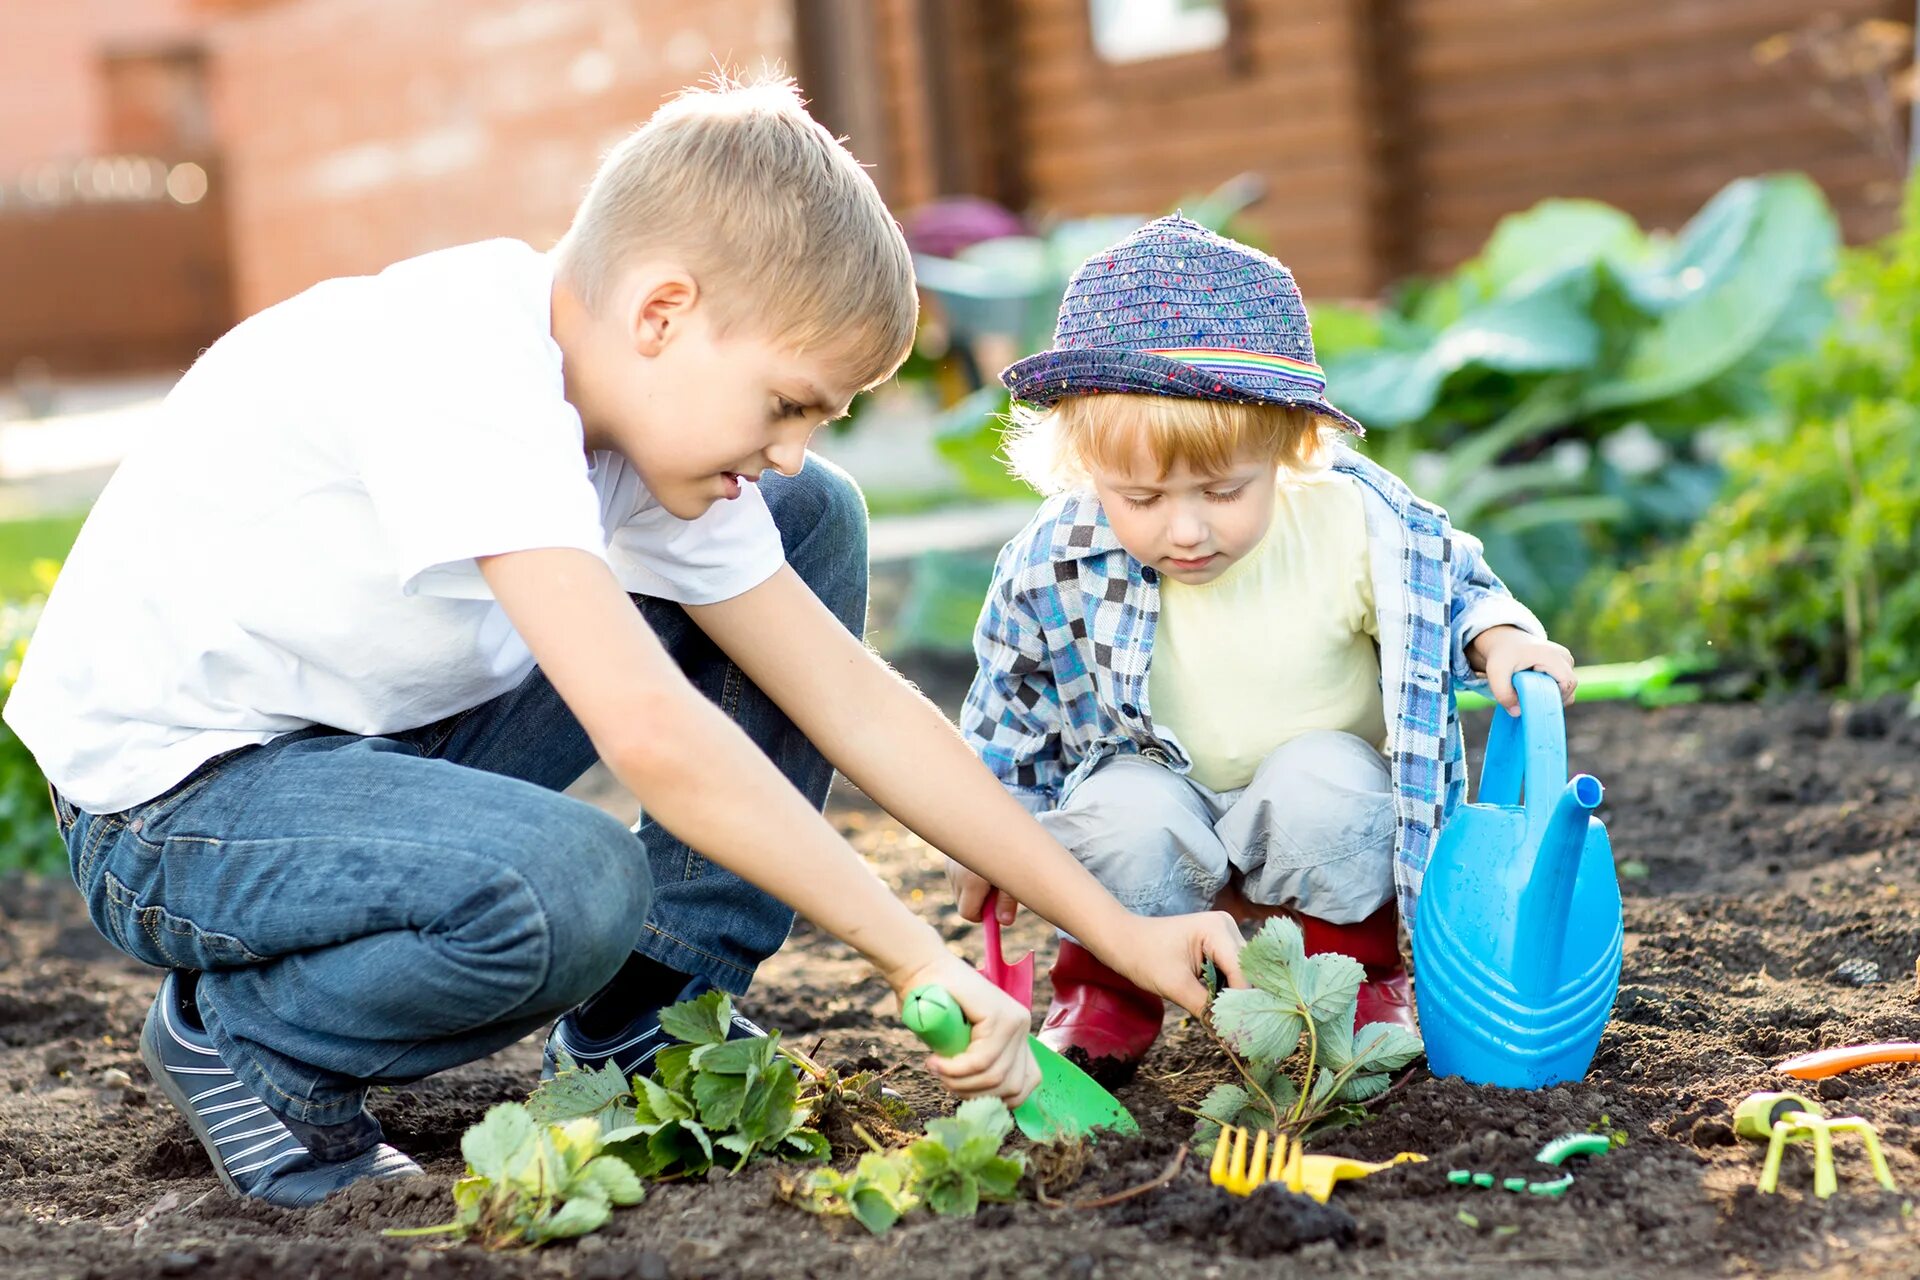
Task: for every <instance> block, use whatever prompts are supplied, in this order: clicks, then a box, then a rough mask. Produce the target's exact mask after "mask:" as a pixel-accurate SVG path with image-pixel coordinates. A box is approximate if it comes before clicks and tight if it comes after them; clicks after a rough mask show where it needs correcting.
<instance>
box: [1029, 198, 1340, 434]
mask: <svg viewBox="0 0 1920 1280" xmlns="http://www.w3.org/2000/svg"><path fill="white" fill-rule="evenodd" d="M1000 381H1002V382H1004V383H1005V384H1006V385H1007V389H1008V390H1009V391H1011V392H1013V398H1014V399H1015V400H1020V401H1024V402H1025V403H1027V404H1034V405H1042V406H1044V405H1050V404H1052V403H1054V402H1055V401H1057V400H1059V399H1060V398H1061V397H1062V396H1072V395H1091V394H1097V393H1100V392H1121V393H1130V394H1135V395H1163V396H1184V397H1189V398H1192V399H1196V400H1225V401H1230V402H1233V403H1236V404H1285V405H1297V406H1299V407H1300V408H1302V409H1311V410H1312V411H1313V412H1315V413H1317V414H1320V415H1322V416H1323V417H1327V418H1331V419H1332V420H1333V421H1335V422H1337V423H1339V424H1340V425H1341V426H1342V427H1345V428H1346V429H1347V430H1348V431H1351V432H1352V433H1353V434H1354V435H1356V436H1358V435H1365V434H1366V432H1365V431H1364V430H1363V429H1362V427H1361V426H1360V424H1359V423H1358V422H1355V421H1354V420H1353V419H1352V418H1349V417H1348V416H1347V415H1346V414H1344V413H1342V412H1340V411H1339V410H1338V409H1336V408H1334V407H1333V406H1332V405H1331V404H1328V403H1327V398H1326V390H1327V379H1326V375H1325V374H1323V373H1321V371H1320V366H1319V364H1318V363H1317V362H1316V361H1315V360H1314V358H1313V331H1312V330H1311V328H1309V326H1308V324H1307V307H1306V303H1305V302H1303V301H1302V300H1301V298H1300V288H1299V286H1298V285H1296V284H1294V282H1293V273H1292V272H1290V271H1288V270H1287V269H1286V268H1285V267H1284V266H1282V265H1281V264H1280V263H1279V262H1277V261H1275V260H1274V259H1273V258H1271V257H1269V256H1268V255H1266V254H1264V253H1261V252H1259V251H1258V250H1255V249H1249V248H1248V247H1247V246H1246V245H1243V244H1241V243H1239V242H1238V241H1235V240H1229V239H1227V238H1226V237H1224V236H1220V235H1216V234H1214V233H1213V232H1211V231H1209V230H1207V229H1206V228H1205V227H1203V226H1201V225H1200V224H1199V223H1197V222H1191V221H1189V220H1187V219H1186V218H1183V217H1181V216H1180V215H1178V214H1173V215H1171V216H1169V217H1165V218H1160V219H1158V220H1156V221H1153V222H1149V223H1148V224H1147V225H1146V226H1144V227H1141V228H1140V229H1139V230H1138V231H1136V232H1134V233H1133V234H1132V235H1130V236H1128V237H1127V238H1126V239H1125V240H1122V241H1121V242H1120V243H1119V244H1117V245H1114V246H1113V247H1112V248H1111V249H1107V250H1105V251H1103V252H1101V253H1096V254H1094V255H1093V257H1091V258H1089V259H1087V260H1086V261H1085V262H1083V263H1081V264H1080V269H1079V270H1078V271H1075V272H1074V273H1073V279H1072V280H1070V281H1069V282H1068V283H1067V296H1066V297H1065V298H1064V299H1063V300H1062V301H1061V303H1060V319H1059V322H1058V323H1057V324H1056V325H1055V326H1054V331H1053V349H1052V350H1050V351H1042V352H1040V353H1039V354H1038V355H1032V356H1028V357H1027V358H1026V359H1024V360H1020V361H1017V362H1015V363H1014V364H1011V365H1009V366H1007V368H1006V369H1004V370H1002V371H1001V374H1000Z"/></svg>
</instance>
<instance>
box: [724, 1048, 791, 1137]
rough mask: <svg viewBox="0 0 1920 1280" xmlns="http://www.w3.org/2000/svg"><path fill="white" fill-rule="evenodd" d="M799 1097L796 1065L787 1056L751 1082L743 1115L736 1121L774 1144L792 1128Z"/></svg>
mask: <svg viewBox="0 0 1920 1280" xmlns="http://www.w3.org/2000/svg"><path fill="white" fill-rule="evenodd" d="M799 1096H800V1082H799V1080H798V1079H796V1078H795V1076H794V1073H793V1068H792V1067H790V1066H789V1065H788V1064H787V1062H786V1060H785V1059H784V1058H783V1059H777V1060H775V1061H774V1062H772V1063H770V1064H768V1066H767V1067H766V1069H765V1070H763V1071H761V1072H760V1074H759V1075H758V1076H756V1077H754V1078H753V1079H752V1080H751V1081H750V1083H749V1086H748V1090H747V1097H746V1102H745V1104H744V1105H743V1106H742V1107H741V1109H740V1118H739V1119H738V1120H736V1121H735V1122H734V1123H735V1124H736V1125H737V1126H738V1127H739V1129H740V1132H742V1133H744V1134H747V1135H748V1136H749V1137H751V1138H753V1139H754V1140H755V1141H757V1142H761V1143H764V1144H767V1145H772V1144H773V1143H775V1142H778V1141H779V1140H780V1139H781V1138H784V1137H785V1136H786V1135H787V1131H788V1130H790V1129H791V1128H793V1125H794V1119H793V1116H794V1104H795V1102H796V1101H797V1100H798V1098H799Z"/></svg>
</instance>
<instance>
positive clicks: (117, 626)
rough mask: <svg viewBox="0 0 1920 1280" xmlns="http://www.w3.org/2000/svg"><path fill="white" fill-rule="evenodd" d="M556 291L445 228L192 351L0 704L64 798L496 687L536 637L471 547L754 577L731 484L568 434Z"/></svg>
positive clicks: (703, 590)
mask: <svg viewBox="0 0 1920 1280" xmlns="http://www.w3.org/2000/svg"><path fill="white" fill-rule="evenodd" d="M552 285H553V268H552V263H551V261H550V260H549V259H548V257H547V256H546V255H544V254H542V253H539V252H538V251H536V250H534V249H533V248H531V247H529V246H528V245H525V244H522V243H520V242H519V241H516V240H489V241H486V242H483V243H480V244H471V245H463V246H461V247H459V248H453V249H445V250H442V251H440V252H437V253H430V254H426V255H425V256H423V257H418V258H413V259H410V260H408V261H406V262H401V263H398V264H396V265H394V266H392V267H389V268H388V269H387V270H385V271H383V272H381V273H380V274H379V275H375V276H358V277H353V278H350V279H342V280H330V281H327V282H326V283H324V284H319V285H316V286H314V287H313V288H312V289H309V290H307V291H306V292H305V293H303V294H300V295H299V296H298V297H295V298H291V299H289V300H287V301H286V302H282V303H280V304H279V305H278V306H274V307H271V308H269V309H267V310H266V311H263V312H261V313H260V314H258V315H256V316H254V317H252V318H251V319H249V320H247V321H245V322H244V323H242V324H241V325H240V326H239V327H238V328H236V329H234V330H233V331H232V332H231V333H229V334H227V335H226V336H225V337H224V338H222V339H220V341H219V342H217V343H215V344H214V345H213V346H212V347H211V348H210V349H209V350H208V351H207V352H206V353H205V354H204V355H202V356H201V358H200V359H199V361H198V362H197V363H195V365H194V366H193V368H192V369H190V370H188V372H187V374H186V376H185V377H184V378H182V379H181V381H180V383H179V384H178V386H176V387H175V388H174V390H173V392H172V394H170V395H169V396H168V397H167V400H166V404H165V406H164V407H163V409H162V411H161V414H160V420H159V421H158V422H157V423H156V424H155V425H154V427H153V429H152V431H151V434H150V435H148V436H146V437H145V438H143V439H142V440H141V441H140V443H139V444H138V446H137V447H136V448H135V449H134V450H133V452H132V453H131V454H129V456H128V457H127V459H126V460H125V461H124V462H123V463H122V464H121V466H120V469H119V471H118V472H116V473H115V475H114V477H113V479H112V481H111V482H110V483H109V484H108V485H107V488H106V492H105V493H104V494H102V495H101V498H100V501H99V502H98V504H96V505H95V507H94V509H93V512H92V514H91V515H90V516H89V517H88V519H87V523H86V526H85V528H83V529H82V530H81V533H80V538H79V541H78V542H77V543H76V544H75V546H74V548H73V551H72V554H71V555H70V556H69V557H68V559H67V562H66V565H65V567H64V568H63V570H62V571H61V574H60V578H59V581H58V582H57V584H56V585H55V587H54V590H53V593H52V596H51V597H50V598H49V599H48V601H47V605H46V610H45V613H44V614H43V615H42V617H41V619H40V623H39V626H38V628H37V629H36V632H35V634H34V637H33V641H32V644H31V646H30V648H29V650H28V653H27V657H26V660H25V662H24V664H23V665H22V668H21V671H20V679H19V682H18V684H17V685H16V686H15V688H14V690H13V693H12V696H11V697H10V698H9V699H8V701H7V706H6V721H7V723H8V724H9V725H11V726H12V727H13V730H14V732H16V733H17V734H19V736H20V738H21V740H22V741H23V742H25V743H26V745H27V747H28V748H29V749H30V750H31V751H32V752H33V755H34V758H35V759H36V760H37V761H38V762H39V764H40V768H41V770H42V771H43V772H44V773H45V774H46V775H47V777H48V778H49V779H51V780H52V782H53V784H54V785H55V786H56V787H58V788H59V789H60V791H61V793H62V794H63V795H65V796H66V797H67V799H68V800H70V801H72V802H73V803H74V804H76V805H78V806H80V807H81V808H83V809H86V810H88V811H90V812H93V813H112V812H117V811H119V810H121V809H125V808H128V807H129V806H132V805H135V804H138V803H140V802H142V801H145V800H149V799H152V798H153V797H155V796H157V795H160V794H162V793H163V792H165V791H166V790H167V789H168V788H170V787H171V786H172V785H173V784H174V783H176V782H178V781H179V780H180V779H182V778H184V777H186V776H187V775H188V774H189V773H191V772H192V771H193V770H194V769H195V768H196V767H198V766H199V765H200V764H202V763H203V762H205V761H206V760H208V759H210V758H211V757H213V756H215V755H218V754H219V753H221V752H223V751H228V750H231V749H233V748H235V747H240V746H246V745H249V744H252V743H258V742H265V741H267V740H268V739H270V738H274V737H277V736H279V735H281V734H284V733H289V732H292V731H294V730H296V729H302V728H305V727H307V726H309V725H314V724H322V725H329V726H332V727H334V728H339V729H345V730H347V731H349V732H352V733H359V734H369V735H373V734H383V733H394V732H399V731H401V730H405V729H410V728H414V727H417V726H419V725H423V724H428V723H431V722H433V721H435V720H438V719H441V718H443V717H445V716H449V715H453V714H455V713H457V712H460V711H464V710H467V709H468V708H470V707H474V706H478V705H479V704H480V703H482V702H485V701H487V700H488V699H489V698H493V697H495V696H497V695H499V694H502V693H505V692H506V691H508V690H509V689H512V688H513V687H515V686H516V685H517V684H519V683H520V681H521V680H523V679H524V678H525V677H526V676H527V674H528V673H529V672H530V671H531V670H532V668H533V658H532V655H531V654H530V653H529V652H528V651H527V648H526V646H525V645H524V644H523V643H522V642H521V640H520V638H519V636H518V634H517V633H516V632H515V631H514V629H513V627H512V625H511V624H510V623H509V622H508V621H507V618H506V615H505V614H504V613H503V612H502V611H501V609H500V607H499V606H498V605H497V604H495V603H494V601H493V598H492V595H491V593H490V592H489V591H488V589H487V586H486V582H485V580H484V579H483V578H482V577H481V576H480V572H479V567H478V566H477V565H476V564H475V562H474V558H475V557H476V556H483V555H489V554H497V553H500V552H507V551H520V550H527V549H532V548H541V547H574V548H578V549H579V550H582V551H587V552H591V553H592V554H594V555H596V556H600V557H602V558H604V559H605V560H606V561H607V562H608V563H609V564H610V565H611V566H612V568H613V571H614V574H615V576H616V577H617V578H618V579H619V580H620V582H621V584H622V585H623V586H625V587H626V589H627V590H628V591H630V592H635V593H641V594H645V595H651V596H659V597H663V598H665V599H669V600H675V601H679V602H681V603H686V604H708V603H712V602H714V601H719V600H725V599H729V598H731V597H733V596H736V595H739V594H741V593H742V592H744V591H747V590H749V589H751V588H753V587H755V586H758V585H759V584H760V583H762V582H764V581H766V579H768V578H769V577H771V576H772V575H773V573H774V572H775V571H776V570H777V569H778V568H779V567H780V564H781V563H782V560H783V555H782V551H781V546H780V536H779V532H778V530H776V529H775V528H774V524H773V518H772V516H771V514H770V513H769V512H768V511H767V508H766V504H765V501H764V500H763V499H762V498H761V497H760V494H759V492H758V490H756V489H754V488H753V487H752V486H747V487H746V488H745V489H744V490H743V492H742V493H741V496H740V497H739V498H737V499H735V500H734V501H732V502H721V503H717V504H715V505H714V507H713V508H711V509H710V510H709V511H708V512H707V513H706V514H704V515H702V516H700V517H699V518H698V519H696V520H691V521H688V520H681V519H678V518H677V517H675V516H673V515H670V514H669V513H668V512H667V511H665V510H664V509H662V508H661V507H660V505H659V503H658V502H657V501H656V500H655V499H654V497H653V495H652V494H651V493H649V492H648V491H647V490H646V488H645V487H644V486H643V485H642V484H641V483H640V479H639V477H638V476H637V475H636V474H635V473H634V471H633V469H632V467H630V466H629V465H627V463H626V462H625V460H624V459H622V458H620V457H618V456H617V455H614V454H609V453H596V454H594V455H592V456H591V457H589V456H588V454H587V452H586V449H585V445H584V443H583V437H582V431H581V424H580V418H579V415H578V414H577V413H576V412H575V411H574V409H573V407H572V406H571V405H570V404H568V403H567V401H566V399H565V397H564V394H563V383H562V380H561V354H560V348H559V346H558V345H557V344H556V343H555V342H554V341H553V337H552V331H551V303H552ZM687 429H688V430H698V429H699V427H698V424H688V428H687Z"/></svg>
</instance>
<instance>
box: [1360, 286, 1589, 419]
mask: <svg viewBox="0 0 1920 1280" xmlns="http://www.w3.org/2000/svg"><path fill="white" fill-rule="evenodd" d="M1592 293H1593V273H1592V269H1591V268H1589V267H1578V268H1572V269H1568V270H1563V271H1560V272H1557V273H1554V274H1552V275H1550V276H1548V277H1546V278H1545V279H1543V280H1540V281H1538V282H1535V283H1533V284H1531V285H1530V286H1529V287H1528V288H1526V289H1524V290H1517V291H1515V292H1514V293H1512V294H1510V295H1508V296H1506V297H1502V298H1498V299H1495V300H1494V301H1491V302H1487V303H1484V304H1482V305H1480V306H1478V307H1475V308H1473V309H1472V310H1470V311H1468V312H1467V313H1466V314H1464V315H1462V316H1461V317H1460V318H1459V319H1458V320H1456V321H1454V322H1453V323H1452V324H1450V325H1448V326H1447V327H1446V328H1445V329H1444V330H1442V331H1441V332H1440V333H1439V334H1437V335H1436V336H1435V337H1434V339H1433V341H1432V342H1431V343H1430V344H1429V345H1427V346H1426V347H1424V348H1423V349H1420V350H1418V351H1411V352H1409V351H1393V350H1387V349H1376V350H1372V351H1356V352H1354V353H1353V354H1351V355H1349V356H1346V357H1344V358H1342V359H1340V360H1338V361H1330V362H1329V363H1328V364H1327V366H1326V372H1327V395H1328V397H1329V398H1330V399H1332V401H1333V402H1334V403H1335V404H1337V405H1339V406H1340V407H1341V408H1342V409H1345V410H1346V411H1347V412H1348V413H1350V414H1352V415H1353V416H1354V417H1356V418H1358V419H1360V421H1361V422H1362V423H1365V424H1367V425H1368V426H1379V427H1398V426H1403V425H1405V424H1407V423H1410V422H1416V421H1418V420H1419V419H1421V418H1424V417H1426V416H1427V415H1428V414H1429V413H1431V412H1432V411H1433V409H1434V406H1435V405H1436V404H1437V403H1438V402H1439V399H1440V393H1441V390H1442V388H1443V387H1445V386H1446V385H1447V383H1448V382H1449V381H1450V380H1451V379H1453V378H1454V377H1455V375H1458V374H1461V373H1463V372H1465V371H1466V370H1468V369H1473V368H1479V369H1486V370H1492V371H1495V372H1499V373H1504V374H1542V373H1562V372H1568V371H1571V370H1584V369H1589V368H1591V367H1593V366H1594V365H1595V364H1596V363H1597V362H1598V360H1599V358H1600V330H1599V327H1598V326H1597V325H1596V324H1595V323H1594V321H1593V319H1592V318H1591V317H1590V316H1589V315H1588V313H1587V309H1588V306H1589V303H1590V300H1591V297H1592Z"/></svg>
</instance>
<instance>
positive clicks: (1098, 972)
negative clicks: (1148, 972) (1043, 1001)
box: [1040, 938, 1167, 1066]
mask: <svg viewBox="0 0 1920 1280" xmlns="http://www.w3.org/2000/svg"><path fill="white" fill-rule="evenodd" d="M1166 1011H1167V1007H1166V1003H1165V1002H1164V1001H1162V1000H1161V999H1160V997H1159V996H1157V995H1154V994H1153V993H1152V992H1150V991H1142V990H1141V989H1140V988H1139V987H1136V986H1134V985H1133V984H1132V983H1131V982H1128V981H1127V980H1126V979H1125V978H1123V977H1121V976H1120V975H1119V974H1117V973H1115V972H1114V971H1113V970H1111V969H1109V968H1107V966H1106V965H1104V964H1101V963H1100V961H1098V960H1096V959H1095V958H1094V955H1093V952H1091V951H1089V950H1087V949H1086V948H1085V947H1083V946H1081V945H1080V944H1079V943H1077V942H1074V941H1071V940H1070V939H1067V938H1062V939H1060V954H1059V955H1058V957H1056V958H1055V960H1054V962H1053V1003H1052V1004H1050V1005H1048V1006H1047V1017H1046V1021H1044V1022H1042V1023H1041V1024H1040V1041H1041V1043H1043V1044H1045V1045H1046V1046H1047V1047H1048V1048H1050V1049H1052V1050H1054V1051H1055V1052H1057V1053H1061V1054H1065V1053H1066V1052H1067V1050H1069V1049H1078V1050H1080V1051H1081V1052H1082V1053H1084V1054H1085V1055H1086V1056H1087V1058H1088V1059H1089V1060H1092V1061H1099V1060H1101V1059H1109V1060H1112V1061H1113V1062H1114V1063H1115V1064H1116V1065H1125V1066H1132V1065H1134V1064H1137V1063H1138V1062H1139V1061H1140V1060H1141V1059H1142V1058H1144V1057H1146V1056H1147V1050H1149V1049H1151V1048H1153V1042H1154V1041H1155V1040H1157V1039H1159V1037H1160V1021H1161V1019H1162V1018H1163V1017H1165V1016H1166Z"/></svg>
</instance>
